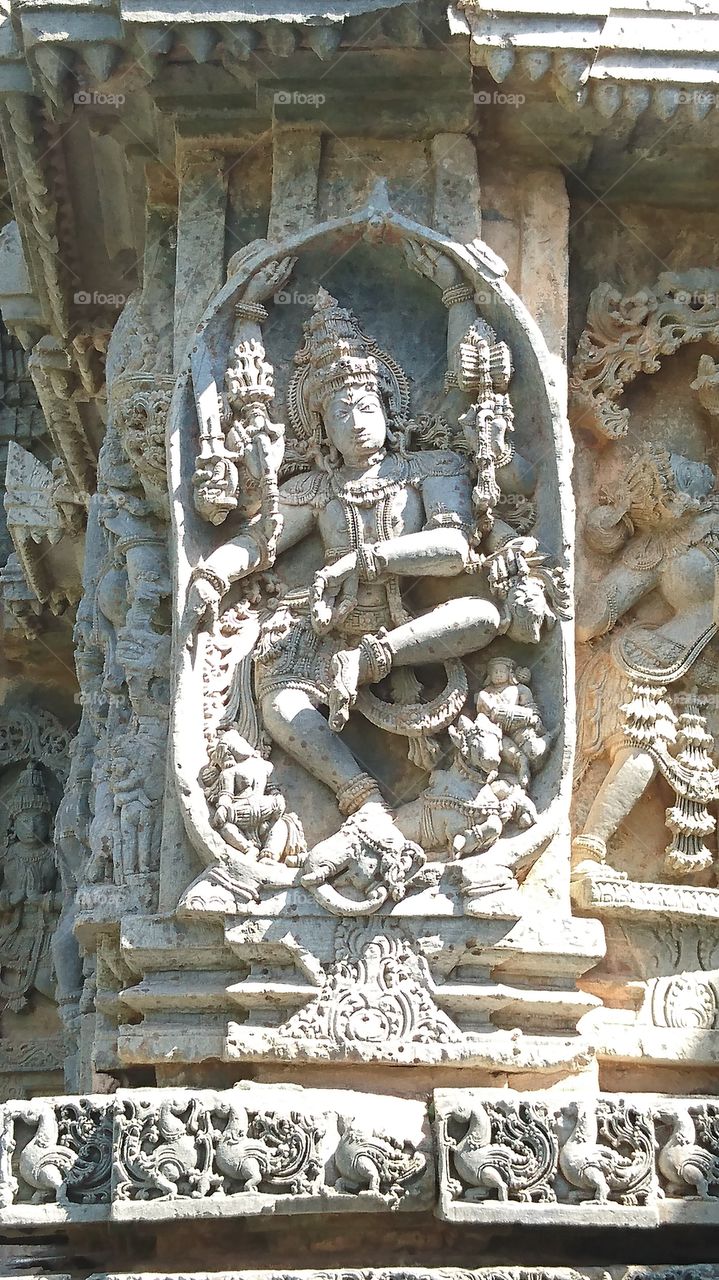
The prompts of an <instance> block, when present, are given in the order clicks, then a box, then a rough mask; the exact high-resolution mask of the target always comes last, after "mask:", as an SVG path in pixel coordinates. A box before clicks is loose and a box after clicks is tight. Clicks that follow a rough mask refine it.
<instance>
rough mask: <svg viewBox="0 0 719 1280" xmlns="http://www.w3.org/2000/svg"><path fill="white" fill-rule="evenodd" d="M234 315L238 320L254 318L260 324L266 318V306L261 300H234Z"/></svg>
mask: <svg viewBox="0 0 719 1280" xmlns="http://www.w3.org/2000/svg"><path fill="white" fill-rule="evenodd" d="M235 315H236V316H237V318H238V320H256V321H257V323H258V324H262V323H263V322H264V321H265V320H266V319H267V308H266V307H263V305H262V303H261V302H236V303H235Z"/></svg>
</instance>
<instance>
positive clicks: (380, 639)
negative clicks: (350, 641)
mask: <svg viewBox="0 0 719 1280" xmlns="http://www.w3.org/2000/svg"><path fill="white" fill-rule="evenodd" d="M386 635H387V631H386V629H385V628H384V627H382V628H381V629H380V630H379V631H378V632H377V635H376V636H373V635H366V636H363V637H362V639H361V640H360V643H359V647H360V650H361V653H362V657H363V658H364V659H365V661H366V663H367V667H368V669H369V674H370V680H369V683H370V684H377V683H378V682H379V681H380V680H384V678H385V676H386V675H389V673H390V671H391V669H392V650H391V649H390V647H389V645H388V644H387V641H386Z"/></svg>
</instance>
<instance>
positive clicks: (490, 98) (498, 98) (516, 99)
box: [474, 89, 527, 107]
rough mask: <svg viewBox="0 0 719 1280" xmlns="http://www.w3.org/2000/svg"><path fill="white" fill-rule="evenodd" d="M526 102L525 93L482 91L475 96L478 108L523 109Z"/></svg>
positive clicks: (499, 90)
mask: <svg viewBox="0 0 719 1280" xmlns="http://www.w3.org/2000/svg"><path fill="white" fill-rule="evenodd" d="M526 101H527V99H526V98H525V96H524V94H523V93H503V92H502V90H501V89H480V90H479V92H478V93H475V95H474V104H475V106H477V107H523V106H524V104H525V102H526Z"/></svg>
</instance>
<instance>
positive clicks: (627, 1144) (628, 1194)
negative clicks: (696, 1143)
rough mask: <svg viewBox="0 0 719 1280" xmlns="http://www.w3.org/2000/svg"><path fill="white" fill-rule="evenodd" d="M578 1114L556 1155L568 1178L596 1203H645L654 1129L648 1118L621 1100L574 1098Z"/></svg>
mask: <svg viewBox="0 0 719 1280" xmlns="http://www.w3.org/2000/svg"><path fill="white" fill-rule="evenodd" d="M576 1112H577V1119H576V1123H575V1126H574V1129H573V1130H572V1133H571V1134H570V1136H569V1137H568V1138H567V1140H566V1142H565V1143H564V1145H563V1147H562V1149H561V1152H560V1155H559V1167H560V1169H561V1171H562V1173H563V1174H564V1177H565V1178H566V1179H567V1182H569V1183H570V1184H571V1186H573V1187H577V1188H579V1190H580V1191H591V1192H592V1198H593V1200H594V1201H596V1202H597V1203H598V1204H606V1203H607V1202H608V1201H609V1200H610V1199H618V1200H619V1201H620V1202H621V1203H622V1204H626V1205H630V1204H645V1203H646V1200H647V1196H648V1195H649V1193H650V1191H651V1186H652V1175H653V1164H654V1134H653V1131H652V1126H651V1122H650V1119H649V1117H648V1116H647V1115H645V1114H644V1113H643V1112H641V1111H638V1110H637V1109H636V1108H635V1107H632V1106H628V1105H627V1104H626V1103H624V1102H623V1101H619V1102H618V1103H608V1102H603V1101H600V1102H598V1103H597V1104H596V1108H595V1106H594V1105H591V1104H589V1103H585V1102H577V1103H576Z"/></svg>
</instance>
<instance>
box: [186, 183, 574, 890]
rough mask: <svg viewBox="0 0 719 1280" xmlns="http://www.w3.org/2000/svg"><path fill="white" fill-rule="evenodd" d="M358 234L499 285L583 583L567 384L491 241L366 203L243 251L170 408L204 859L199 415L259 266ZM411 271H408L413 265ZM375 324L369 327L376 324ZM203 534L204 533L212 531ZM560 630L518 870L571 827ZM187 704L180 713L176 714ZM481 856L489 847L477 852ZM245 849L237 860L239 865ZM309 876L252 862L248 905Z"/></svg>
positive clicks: (495, 314) (196, 823) (203, 416)
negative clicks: (196, 599) (197, 658)
mask: <svg viewBox="0 0 719 1280" xmlns="http://www.w3.org/2000/svg"><path fill="white" fill-rule="evenodd" d="M350 235H354V236H355V238H356V239H357V240H360V239H366V240H368V241H369V242H370V243H375V244H378V243H383V244H386V245H389V246H395V247H396V246H399V245H401V244H402V243H403V242H404V241H406V240H412V241H415V242H419V243H420V244H426V245H428V246H431V247H433V248H435V249H437V250H440V251H441V252H443V253H445V254H446V255H447V256H448V257H449V258H451V259H452V260H453V261H454V262H455V263H456V264H457V266H458V267H459V268H460V270H461V272H462V274H463V276H464V277H465V278H466V280H467V282H468V283H469V284H470V285H471V286H473V287H474V290H475V291H478V292H481V293H482V294H483V295H484V296H485V297H486V295H487V294H488V293H489V295H490V297H491V303H490V304H488V305H484V304H483V306H482V314H483V315H485V316H486V318H487V319H488V321H489V323H491V324H493V325H494V324H495V320H496V322H497V323H498V324H499V327H500V330H501V334H500V336H502V337H503V338H505V340H506V341H508V342H509V343H510V345H511V347H512V351H513V355H514V360H515V366H516V372H515V379H516V376H517V374H519V375H520V376H521V377H522V378H524V379H526V380H528V381H529V382H530V384H531V386H532V389H533V394H532V397H531V400H530V403H531V406H532V412H533V414H534V417H535V423H536V425H537V427H538V432H537V434H538V435H540V437H541V438H542V443H543V444H544V445H545V446H546V447H545V449H544V451H543V453H542V458H543V459H546V458H547V457H550V456H551V459H552V461H553V466H552V468H551V473H552V474H551V480H552V482H553V483H552V484H551V491H552V493H553V496H554V502H553V508H554V509H553V510H550V509H549V507H550V504H549V503H547V504H546V505H544V506H542V504H540V510H539V514H538V527H537V530H536V535H537V536H538V539H539V541H540V545H541V546H542V549H543V550H547V551H548V552H550V554H552V555H553V556H554V557H555V558H556V560H557V561H558V562H559V563H561V564H562V565H563V567H564V568H565V569H566V571H567V580H568V585H569V589H570V590H572V589H573V579H572V571H573V554H572V553H573V539H574V497H573V492H572V487H571V482H570V473H571V457H572V443H571V436H570V431H569V425H568V422H567V418H566V413H565V410H564V406H563V404H562V400H561V395H560V392H559V390H558V388H557V386H556V384H555V381H554V377H553V373H552V358H551V356H550V353H549V351H548V348H547V345H546V342H545V340H544V337H543V335H542V333H541V331H540V329H539V327H538V325H537V324H536V322H535V321H534V319H533V318H532V316H531V315H530V314H529V312H528V310H527V308H526V307H525V305H524V303H523V302H522V301H521V299H520V298H519V297H518V296H517V294H516V293H515V292H514V291H513V290H512V289H511V288H510V286H509V285H508V284H507V282H506V279H505V276H506V267H505V265H504V263H503V262H502V261H501V259H499V258H498V257H497V255H496V254H495V253H494V252H493V251H492V250H491V249H490V248H489V246H487V245H486V244H485V243H484V242H483V241H481V240H474V241H471V242H470V243H468V244H463V243H459V242H456V241H454V240H451V239H449V238H448V237H446V236H444V235H442V234H440V233H439V232H437V231H435V230H433V229H432V228H430V227H427V226H424V225H422V224H420V223H417V222H415V221H413V220H412V219H410V218H407V217H405V216H404V215H402V214H400V213H398V212H396V211H395V210H394V209H392V208H391V207H389V205H388V204H387V203H386V202H381V201H380V202H375V203H372V202H370V203H368V204H367V205H365V206H364V207H363V208H361V209H360V210H358V211H357V212H355V213H354V214H351V215H349V216H347V217H344V218H338V219H330V220H327V221H325V222H323V223H320V224H318V225H316V226H314V227H312V228H311V229H309V230H306V231H304V232H301V233H299V234H297V235H295V236H291V237H287V238H285V239H283V240H281V241H279V242H275V243H270V242H267V241H264V240H260V241H257V242H256V250H255V251H254V252H248V253H247V254H246V256H244V258H243V261H242V263H241V266H240V268H239V270H238V271H237V272H236V274H234V275H232V276H231V277H230V279H229V280H228V281H227V283H226V284H225V285H224V286H223V288H222V289H221V290H220V291H219V292H218V293H217V294H216V296H215V298H214V299H213V300H212V301H211V302H210V304H209V305H208V307H207V308H206V310H205V312H204V315H203V317H202V319H201V320H200V322H199V324H198V326H197V329H196V331H195V334H194V335H193V338H192V341H191V345H190V349H189V351H188V353H187V356H186V358H185V360H184V362H183V365H182V367H181V370H180V373H179V376H178V379H177V382H176V385H175V391H174V394H173V398H172V403H171V406H170V412H169V415H168V428H167V429H168V438H167V458H168V472H169V475H168V482H169V490H170V495H171V505H172V515H171V519H172V525H171V563H172V572H173V579H174V600H173V628H174V635H175V650H174V651H175V657H174V671H173V690H172V697H171V703H172V721H171V764H170V768H171V771H172V773H173V775H174V780H175V784H176V790H177V795H178V798H179V803H180V809H181V812H182V817H183V822H184V825H185V829H186V832H187V835H188V836H189V839H190V842H191V844H192V846H193V848H194V850H195V851H196V853H197V854H198V855H199V857H200V859H201V862H202V863H203V864H204V866H205V867H217V866H218V865H219V866H222V865H223V863H224V864H226V863H227V853H226V846H225V843H224V841H223V840H222V838H221V836H220V835H219V833H218V832H217V831H215V830H214V828H213V827H212V826H211V824H210V818H209V813H208V812H207V807H206V802H205V798H204V793H203V791H202V788H201V785H200V782H199V771H200V768H201V767H202V765H203V764H205V763H206V759H202V758H200V757H198V753H197V743H198V742H201V741H202V732H201V727H202V722H203V713H202V698H201V688H202V684H201V679H200V678H198V677H195V678H194V680H193V679H192V670H191V665H192V663H191V656H190V653H189V650H188V648H187V647H186V646H184V645H182V644H181V642H180V640H179V639H178V637H179V630H180V621H181V618H182V615H183V609H184V601H185V596H186V592H187V588H188V585H189V581H190V575H191V572H192V569H193V567H194V565H195V564H196V563H197V561H198V559H199V557H200V556H201V555H202V553H203V541H204V538H205V537H206V531H207V526H206V524H205V522H203V521H202V520H201V518H200V517H199V515H198V514H197V513H196V512H195V510H194V506H193V505H192V502H191V479H192V474H193V470H194V466H195V458H196V455H197V452H198V447H197V439H196V432H197V423H198V421H199V420H204V421H205V422H207V420H208V419H210V420H213V422H216V421H217V415H218V414H219V409H218V391H219V388H220V387H221V386H222V381H223V378H224V372H225V367H226V361H227V353H228V351H229V348H230V341H231V334H232V323H233V306H234V303H235V301H236V300H237V299H238V296H240V295H241V291H242V290H243V288H244V286H245V285H246V284H247V282H248V281H249V280H250V278H251V277H252V276H253V275H254V274H255V272H256V271H257V270H258V269H260V268H261V267H263V266H264V265H266V264H267V263H269V262H271V261H273V260H276V259H280V258H285V257H287V256H293V257H295V256H301V255H302V254H303V253H304V252H306V251H308V250H311V249H316V248H320V247H322V245H323V242H326V241H327V240H329V239H331V238H332V237H334V236H337V237H339V236H341V237H343V241H344V242H346V240H347V238H348V236H350ZM407 269H408V270H409V268H407ZM368 327H369V326H368ZM203 535H204V536H203ZM553 632H554V634H555V635H556V636H557V637H558V639H557V641H556V643H557V646H558V650H559V652H558V659H559V661H558V665H557V670H558V671H559V672H561V676H560V683H561V690H560V697H559V699H558V706H559V707H561V708H562V716H563V718H562V721H561V724H560V726H559V738H560V748H559V751H558V752H557V753H556V757H557V759H558V762H559V763H558V766H557V767H556V768H555V770H554V771H553V776H552V780H551V784H550V786H551V798H550V799H549V800H548V802H547V803H546V805H544V806H543V809H542V811H541V813H540V822H539V823H538V824H537V826H536V827H535V828H533V829H532V830H530V831H529V832H524V833H523V835H522V837H520V838H519V840H518V841H515V846H516V847H515V849H514V853H513V856H512V857H511V859H510V858H508V859H507V862H508V865H509V866H511V867H512V868H515V867H517V866H522V865H524V864H526V862H527V861H528V859H530V858H531V859H533V858H536V857H537V856H538V855H539V854H540V853H541V852H542V851H543V850H544V849H545V848H546V847H547V845H548V844H549V842H550V840H551V839H552V838H553V837H554V836H555V835H557V834H558V833H562V834H566V836H567V849H568V822H569V818H568V815H569V803H570V798H571V779H572V765H573V751H574V659H573V624H572V622H571V621H569V620H567V619H566V618H565V619H558V620H557V623H556V624H555V627H554V628H553ZM180 701H182V708H183V709H182V715H181V717H180V718H179V719H178V716H177V714H176V712H177V707H178V703H179V702H180ZM479 856H480V857H481V855H479ZM241 859H242V855H240V857H239V858H238V860H237V861H238V862H240V861H241ZM474 861H475V859H473V858H467V859H465V860H464V861H463V863H462V864H461V865H462V871H463V874H464V878H465V880H469V881H471V870H472V863H473V862H474ZM232 875H233V877H234V878H235V881H236V887H240V885H238V884H237V865H236V863H234V862H233V868H232ZM298 878H299V873H298V872H297V871H295V870H293V869H291V868H288V867H286V866H284V865H282V864H276V863H269V864H268V863H262V864H257V863H254V862H252V861H250V860H249V859H247V860H245V861H244V865H243V868H242V871H241V880H242V883H241V888H242V890H243V891H244V892H245V893H246V894H247V899H248V901H250V900H255V901H257V900H258V899H259V888H260V886H261V885H264V886H266V887H268V888H270V887H272V886H274V887H276V888H281V887H285V888H286V887H289V886H290V885H292V884H293V883H295V882H296V881H297V880H298Z"/></svg>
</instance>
